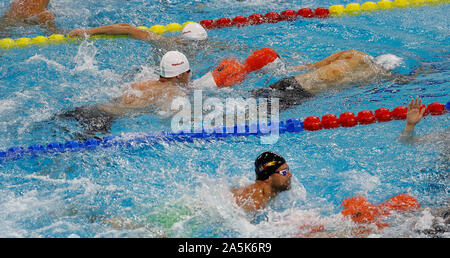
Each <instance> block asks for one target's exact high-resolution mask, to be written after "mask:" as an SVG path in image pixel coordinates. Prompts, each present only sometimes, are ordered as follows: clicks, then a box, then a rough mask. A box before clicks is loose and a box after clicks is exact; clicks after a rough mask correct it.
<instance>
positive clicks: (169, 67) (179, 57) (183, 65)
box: [159, 51, 190, 78]
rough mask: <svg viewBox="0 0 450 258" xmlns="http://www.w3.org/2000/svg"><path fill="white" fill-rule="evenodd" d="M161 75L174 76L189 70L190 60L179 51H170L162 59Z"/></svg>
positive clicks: (160, 65)
mask: <svg viewBox="0 0 450 258" xmlns="http://www.w3.org/2000/svg"><path fill="white" fill-rule="evenodd" d="M159 67H160V69H161V74H160V75H161V77H164V78H172V77H175V76H178V75H180V74H182V73H184V72H187V71H189V69H190V67H189V61H188V60H187V58H186V56H185V55H184V54H182V53H180V52H178V51H169V52H167V53H166V54H165V55H164V56H163V57H162V59H161V63H160V64H159Z"/></svg>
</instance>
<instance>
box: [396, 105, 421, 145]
mask: <svg viewBox="0 0 450 258" xmlns="http://www.w3.org/2000/svg"><path fill="white" fill-rule="evenodd" d="M421 106H422V100H421V99H419V98H416V99H415V100H414V99H411V102H409V104H408V112H407V113H406V125H405V129H403V131H402V133H401V135H400V137H399V141H400V142H406V143H407V142H417V141H420V140H421V139H420V138H415V137H414V129H415V128H416V124H417V123H419V122H420V120H421V119H422V117H423V115H424V114H425V110H426V109H425V108H422V109H421V108H420V107H421Z"/></svg>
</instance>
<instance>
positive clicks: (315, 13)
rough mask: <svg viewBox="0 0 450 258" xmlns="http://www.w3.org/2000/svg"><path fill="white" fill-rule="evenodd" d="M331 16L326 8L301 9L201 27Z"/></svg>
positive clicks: (203, 24)
mask: <svg viewBox="0 0 450 258" xmlns="http://www.w3.org/2000/svg"><path fill="white" fill-rule="evenodd" d="M329 16H330V11H329V10H328V8H325V7H318V8H316V9H314V10H313V9H311V8H301V9H299V10H298V11H295V10H285V11H282V12H281V13H277V12H268V13H266V14H264V15H262V14H259V13H256V14H252V15H249V16H248V17H245V16H236V17H234V18H232V19H230V18H227V17H222V18H219V19H217V20H215V21H214V20H211V19H207V20H202V21H200V22H199V23H200V25H202V26H203V27H204V28H205V29H208V30H211V29H218V28H226V27H231V26H237V27H242V26H247V25H258V24H262V23H277V22H280V21H293V20H296V19H297V18H299V17H303V18H328V17H329Z"/></svg>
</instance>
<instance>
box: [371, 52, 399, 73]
mask: <svg viewBox="0 0 450 258" xmlns="http://www.w3.org/2000/svg"><path fill="white" fill-rule="evenodd" d="M375 63H377V64H379V65H381V66H382V67H383V68H384V69H386V70H388V71H390V70H394V69H395V68H397V67H399V66H400V65H402V64H404V63H403V60H402V59H401V58H400V57H398V56H396V55H393V54H385V55H381V56H377V57H376V58H375Z"/></svg>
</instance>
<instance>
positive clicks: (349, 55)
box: [288, 50, 367, 71]
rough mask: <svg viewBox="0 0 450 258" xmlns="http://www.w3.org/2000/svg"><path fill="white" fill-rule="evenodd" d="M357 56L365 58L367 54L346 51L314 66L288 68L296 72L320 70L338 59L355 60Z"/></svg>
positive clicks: (313, 64) (326, 58)
mask: <svg viewBox="0 0 450 258" xmlns="http://www.w3.org/2000/svg"><path fill="white" fill-rule="evenodd" d="M355 55H361V56H364V55H367V54H365V53H363V52H361V51H358V50H346V51H341V52H337V53H334V54H332V55H330V56H328V57H325V58H324V59H322V60H320V61H319V62H315V63H312V64H306V65H298V66H290V67H288V69H291V70H295V71H304V70H312V69H318V68H320V67H322V66H326V65H329V64H331V63H332V62H334V61H336V60H338V59H349V58H353V57H354V56H355Z"/></svg>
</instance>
